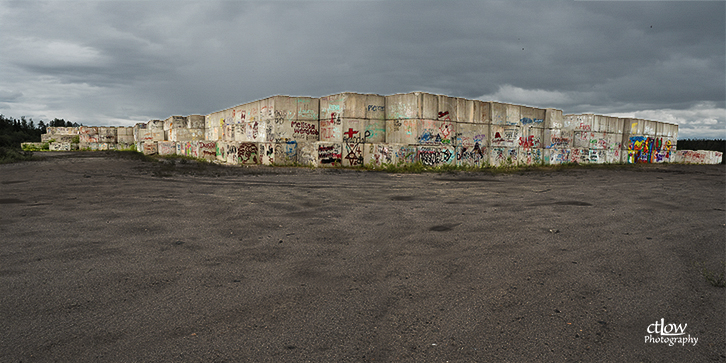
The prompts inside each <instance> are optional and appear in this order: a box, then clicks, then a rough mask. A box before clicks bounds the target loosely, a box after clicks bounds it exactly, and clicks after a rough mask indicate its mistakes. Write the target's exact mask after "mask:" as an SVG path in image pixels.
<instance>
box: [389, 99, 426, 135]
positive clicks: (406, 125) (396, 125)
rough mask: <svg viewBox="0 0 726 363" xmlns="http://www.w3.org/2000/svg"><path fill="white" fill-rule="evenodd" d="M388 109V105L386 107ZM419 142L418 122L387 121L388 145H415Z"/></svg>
mask: <svg viewBox="0 0 726 363" xmlns="http://www.w3.org/2000/svg"><path fill="white" fill-rule="evenodd" d="M386 107H388V105H386ZM417 142H418V120H416V119H394V120H386V143H388V144H415V143H417Z"/></svg>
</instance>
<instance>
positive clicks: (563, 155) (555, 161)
mask: <svg viewBox="0 0 726 363" xmlns="http://www.w3.org/2000/svg"><path fill="white" fill-rule="evenodd" d="M542 159H543V162H544V163H545V164H547V165H559V164H567V163H569V162H570V149H544V150H543V151H542Z"/></svg>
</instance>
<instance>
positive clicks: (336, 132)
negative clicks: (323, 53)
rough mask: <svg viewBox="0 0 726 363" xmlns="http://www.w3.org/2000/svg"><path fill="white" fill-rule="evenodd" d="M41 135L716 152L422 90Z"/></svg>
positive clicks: (262, 154) (120, 143)
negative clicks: (687, 149)
mask: <svg viewBox="0 0 726 363" xmlns="http://www.w3.org/2000/svg"><path fill="white" fill-rule="evenodd" d="M42 137H43V140H44V141H49V140H55V141H56V142H58V143H59V144H57V145H54V146H53V147H54V148H60V149H63V150H65V149H67V146H66V145H65V143H70V142H72V141H73V138H74V137H78V138H79V139H80V147H81V148H87V149H93V150H98V149H101V150H104V149H113V148H126V147H128V146H129V145H131V144H135V145H136V149H137V150H139V151H142V152H144V153H147V154H155V153H158V154H162V155H168V154H178V155H186V156H191V157H197V158H205V159H209V160H215V161H218V162H223V163H228V164H264V165H273V164H276V165H292V164H303V165H310V166H316V167H325V166H338V165H342V166H359V165H374V166H382V165H385V164H410V163H417V162H418V163H422V164H424V165H429V166H441V165H459V166H475V167H481V166H505V165H538V164H562V163H598V164H600V163H660V162H690V163H696V162H699V163H710V162H715V161H716V160H717V159H718V158H719V157H722V155H717V154H713V153H704V152H678V151H677V145H676V143H677V138H678V125H674V124H669V123H663V122H657V121H651V120H643V119H635V118H617V117H610V116H603V115H595V114H579V115H564V114H563V112H562V110H558V109H552V108H548V109H543V108H536V107H530V106H524V105H514V104H506V103H500V102H484V101H480V100H468V99H463V98H457V97H449V96H445V95H436V94H430V93H425V92H412V93H404V94H394V95H388V96H382V95H378V94H358V93H352V92H344V93H338V94H333V95H329V96H324V97H320V98H311V97H291V96H272V97H268V98H265V99H261V100H256V101H252V102H248V103H244V104H240V105H237V106H234V107H231V108H228V109H225V110H220V111H217V112H213V113H211V114H208V115H189V116H170V117H169V118H167V119H165V120H163V121H162V120H150V121H148V122H146V123H139V124H136V125H135V126H134V127H133V128H131V127H118V128H115V127H85V126H82V127H77V128H63V127H57V128H48V132H47V133H46V134H45V135H43V136H42Z"/></svg>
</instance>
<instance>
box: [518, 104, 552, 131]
mask: <svg viewBox="0 0 726 363" xmlns="http://www.w3.org/2000/svg"><path fill="white" fill-rule="evenodd" d="M520 113H521V116H520V119H519V125H521V126H523V127H526V128H539V129H542V128H544V126H545V117H546V114H547V110H545V109H542V108H534V107H528V106H520Z"/></svg>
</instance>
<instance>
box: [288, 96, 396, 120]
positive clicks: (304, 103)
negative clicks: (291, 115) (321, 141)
mask: <svg viewBox="0 0 726 363" xmlns="http://www.w3.org/2000/svg"><path fill="white" fill-rule="evenodd" d="M295 98H296V100H297V121H311V122H312V121H318V119H319V118H320V113H319V112H320V99H318V98H312V97H295ZM381 112H382V111H381Z"/></svg>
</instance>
